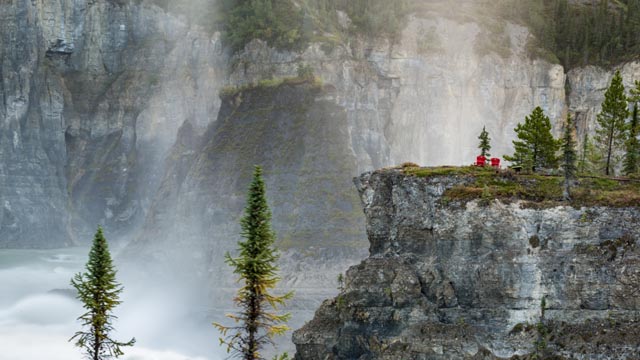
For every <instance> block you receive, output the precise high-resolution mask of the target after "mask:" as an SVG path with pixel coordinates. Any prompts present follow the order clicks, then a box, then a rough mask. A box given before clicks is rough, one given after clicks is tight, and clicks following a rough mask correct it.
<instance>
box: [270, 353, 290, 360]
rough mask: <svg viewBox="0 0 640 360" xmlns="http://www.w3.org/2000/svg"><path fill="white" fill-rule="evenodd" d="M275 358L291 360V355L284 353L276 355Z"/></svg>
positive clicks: (277, 359)
mask: <svg viewBox="0 0 640 360" xmlns="http://www.w3.org/2000/svg"><path fill="white" fill-rule="evenodd" d="M273 360H291V358H290V357H289V353H284V354H282V355H275V356H274V357H273Z"/></svg>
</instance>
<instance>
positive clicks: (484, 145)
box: [478, 126, 491, 157]
mask: <svg viewBox="0 0 640 360" xmlns="http://www.w3.org/2000/svg"><path fill="white" fill-rule="evenodd" d="M478 139H480V144H479V145H478V149H480V155H482V156H485V157H489V156H491V154H490V153H489V151H490V150H491V138H490V137H489V133H488V132H487V130H486V128H485V127H484V126H483V127H482V132H481V133H480V136H478Z"/></svg>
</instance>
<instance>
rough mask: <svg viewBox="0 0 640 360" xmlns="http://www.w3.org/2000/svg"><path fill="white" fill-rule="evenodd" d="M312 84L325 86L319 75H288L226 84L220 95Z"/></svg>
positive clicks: (228, 95)
mask: <svg viewBox="0 0 640 360" xmlns="http://www.w3.org/2000/svg"><path fill="white" fill-rule="evenodd" d="M303 84H310V85H311V86H313V87H315V88H321V87H322V86H323V82H322V79H320V78H319V77H318V76H312V77H307V76H305V77H300V76H295V77H287V78H272V79H263V80H260V81H258V82H254V83H251V84H246V85H242V86H225V87H223V88H222V90H220V97H230V96H235V95H238V94H240V93H242V92H244V91H250V90H260V89H275V88H278V87H280V86H283V85H292V86H295V85H303Z"/></svg>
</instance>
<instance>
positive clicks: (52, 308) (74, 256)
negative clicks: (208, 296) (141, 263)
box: [0, 248, 226, 360]
mask: <svg viewBox="0 0 640 360" xmlns="http://www.w3.org/2000/svg"><path fill="white" fill-rule="evenodd" d="M88 252H89V249H87V248H73V249H61V250H0V286H2V291H0V349H1V351H0V360H35V359H40V360H43V359H46V360H80V359H83V356H82V353H81V352H80V349H78V348H76V347H74V345H73V343H70V342H68V340H69V338H70V337H71V336H73V334H74V333H75V332H76V331H78V330H79V329H80V324H79V323H78V322H77V321H76V318H77V317H78V316H80V315H81V314H82V313H83V308H82V305H81V303H80V302H78V301H77V300H75V298H74V294H73V292H72V291H70V289H72V287H71V286H70V285H69V281H70V279H71V277H72V276H73V275H74V274H75V273H76V272H78V271H81V270H83V269H84V264H85V263H86V260H87V255H88ZM117 278H118V281H119V282H121V283H122V284H123V285H124V286H125V291H124V293H123V294H122V297H121V300H123V303H122V304H121V305H120V306H118V307H117V308H116V310H115V315H116V316H118V317H119V319H118V320H117V322H116V323H115V328H116V330H117V332H116V333H114V334H113V336H114V338H115V339H117V340H120V341H127V340H129V339H130V338H131V337H132V336H135V337H136V339H137V343H136V345H135V346H134V347H128V348H125V350H124V351H125V356H123V357H121V359H127V360H187V359H190V360H205V359H206V360H216V359H222V358H225V357H226V356H225V354H223V353H222V351H221V350H219V349H217V345H218V333H217V331H216V330H215V329H214V328H213V326H211V324H210V321H209V320H208V319H207V316H206V314H205V313H204V312H198V311H197V309H194V308H191V307H189V306H188V305H187V304H188V303H189V302H188V300H186V299H184V298H181V297H180V296H179V295H180V293H181V292H180V291H179V289H176V288H175V287H173V286H167V287H166V288H164V289H157V290H151V289H149V288H148V287H146V286H141V284H143V282H141V281H135V280H132V279H133V278H134V277H132V276H127V274H123V273H121V272H119V273H118V276H117ZM128 280H129V281H128Z"/></svg>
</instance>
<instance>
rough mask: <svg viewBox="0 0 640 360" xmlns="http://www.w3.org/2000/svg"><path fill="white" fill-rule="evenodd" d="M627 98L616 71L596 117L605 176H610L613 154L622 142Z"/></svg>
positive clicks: (613, 161) (627, 115) (612, 170)
mask: <svg viewBox="0 0 640 360" xmlns="http://www.w3.org/2000/svg"><path fill="white" fill-rule="evenodd" d="M627 106H628V103H627V96H626V95H625V93H624V85H623V84H622V76H621V75H620V71H616V73H615V75H614V76H613V79H612V80H611V85H610V86H609V88H608V89H607V92H606V93H605V94H604V102H603V103H602V110H601V111H600V113H599V114H598V116H597V124H598V128H597V129H596V141H597V143H598V144H599V145H600V146H601V147H602V148H603V149H605V153H604V155H605V156H604V157H605V168H604V169H605V174H606V175H612V174H613V172H614V167H615V158H614V157H615V154H616V152H617V151H618V150H619V146H620V144H621V143H622V142H623V141H624V136H625V120H626V118H627V117H629V109H628V108H627Z"/></svg>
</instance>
